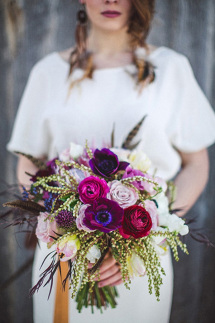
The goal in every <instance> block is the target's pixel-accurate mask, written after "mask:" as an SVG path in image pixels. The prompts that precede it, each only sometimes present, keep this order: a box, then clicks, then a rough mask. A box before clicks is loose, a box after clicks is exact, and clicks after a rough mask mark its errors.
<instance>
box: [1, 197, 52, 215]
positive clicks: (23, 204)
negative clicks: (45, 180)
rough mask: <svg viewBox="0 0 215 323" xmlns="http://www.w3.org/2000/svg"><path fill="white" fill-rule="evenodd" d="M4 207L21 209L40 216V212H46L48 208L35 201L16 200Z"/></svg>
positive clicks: (5, 204)
mask: <svg viewBox="0 0 215 323" xmlns="http://www.w3.org/2000/svg"><path fill="white" fill-rule="evenodd" d="M3 206H4V207H11V208H16V209H21V210H23V211H27V212H30V213H33V214H37V215H39V213H40V212H45V211H46V208H45V207H44V206H42V205H40V204H37V203H35V202H33V201H22V200H15V201H11V202H7V203H4V204H3Z"/></svg>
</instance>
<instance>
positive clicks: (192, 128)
mask: <svg viewBox="0 0 215 323" xmlns="http://www.w3.org/2000/svg"><path fill="white" fill-rule="evenodd" d="M148 59H149V60H150V61H151V62H152V63H153V64H154V65H155V66H156V79H155V81H154V83H152V84H150V85H149V86H148V87H147V88H145V89H144V90H143V91H142V93H141V94H140V95H139V94H138V91H137V89H136V87H135V82H134V80H133V78H132V73H133V72H134V71H135V67H134V66H132V65H128V66H126V67H117V68H108V69H100V70H96V71H95V72H94V75H93V79H92V80H89V79H87V80H84V81H83V82H81V84H79V85H78V86H75V87H74V88H73V89H72V91H71V95H70V96H69V97H68V99H67V94H68V86H69V82H68V81H67V74H68V69H69V65H68V64H67V63H66V62H65V61H63V60H62V58H61V57H60V56H59V54H58V53H56V52H54V53H52V54H50V55H48V56H46V57H45V58H43V59H42V60H40V61H39V62H38V63H37V64H36V65H35V66H34V68H33V69H32V72H31V74H30V77H29V81H28V84H27V86H26V90H25V92H24V95H23V98H22V101H21V103H20V108H19V111H18V115H17V118H16V122H15V126H14V130H13V134H12V138H11V141H10V142H9V144H8V146H7V148H8V149H9V150H10V151H21V152H25V153H28V154H32V155H34V156H36V157H42V156H48V158H53V157H55V156H56V154H58V153H60V152H61V151H62V150H63V149H64V148H66V147H68V145H69V143H70V142H71V141H73V142H76V143H79V144H83V145H84V144H85V140H86V139H87V140H88V142H89V144H90V145H94V146H95V147H98V148H99V147H102V146H107V145H109V144H110V137H111V132H112V129H113V125H114V123H115V138H116V143H115V144H116V146H120V145H121V144H122V142H123V140H124V139H125V137H126V135H127V134H128V132H129V131H130V130H131V129H132V128H133V127H134V126H135V125H136V124H137V123H138V122H139V121H140V119H141V118H142V117H143V116H144V115H147V118H146V120H145V122H144V123H143V125H142V127H141V130H140V132H139V134H138V136H137V138H135V142H136V141H138V140H139V139H141V142H140V144H139V146H138V149H142V150H144V151H145V153H146V154H147V155H148V156H149V158H150V159H151V160H152V163H153V167H152V168H151V170H150V171H151V172H153V171H154V169H157V170H158V172H157V175H160V176H162V177H163V178H165V179H170V178H172V177H173V176H174V175H175V174H176V173H177V172H178V171H179V169H180V165H181V160H180V156H179V154H178V152H177V151H176V150H175V149H174V148H173V145H174V146H175V147H176V148H177V149H179V150H181V151H184V152H194V151H198V150H200V149H202V148H204V147H207V146H209V145H211V144H212V143H213V142H214V140H215V116H214V113H213V110H212V108H211V107H210V105H209V103H208V101H207V100H206V98H205V96H204V95H203V93H202V91H201V90H200V88H199V86H198V85H197V83H196V80H195V78H194V76H193V73H192V70H191V67H190V65H189V62H188V60H187V59H186V58H185V57H184V56H182V55H180V54H178V53H176V52H174V51H173V50H170V49H168V48H166V47H160V48H158V49H157V50H155V51H154V52H153V53H152V54H151V55H150V56H149V57H148ZM82 75H83V71H82V70H81V69H77V70H76V71H74V73H73V75H72V79H73V80H74V79H76V78H79V77H81V76H82ZM47 252H48V251H47V249H46V247H45V246H44V245H42V249H41V250H39V249H37V251H36V256H35V262H34V269H33V273H34V274H33V283H36V281H37V279H38V274H39V267H40V265H41V263H42V260H43V259H44V257H45V255H46V254H47ZM162 263H163V266H164V267H165V270H166V274H167V276H166V278H165V279H164V285H163V286H162V289H161V302H160V303H158V302H156V300H155V297H154V296H149V294H148V289H147V279H146V277H144V278H139V279H135V281H134V282H133V285H132V290H133V292H132V291H130V292H129V291H128V292H127V291H126V290H125V289H124V287H123V286H120V299H119V306H118V308H117V309H115V310H113V311H111V310H109V311H106V312H105V314H104V315H103V316H100V314H96V315H94V316H93V315H91V314H89V312H90V311H86V310H85V311H84V313H83V314H78V313H76V311H75V310H74V304H73V303H72V304H71V320H70V321H71V322H85V321H87V322H88V323H90V322H95V323H96V322H100V321H102V322H104V323H105V322H112V323H114V322H116V323H119V322H124V323H130V322H132V321H133V320H134V321H136V322H137V323H140V322H141V323H142V322H145V323H157V322H159V323H167V322H168V317H169V313H170V306H171V295H172V266H171V261H170V254H168V255H167V256H166V257H164V258H163V260H162ZM47 295H48V291H47V289H45V288H44V289H43V288H42V289H41V290H40V291H39V293H38V294H37V295H36V296H35V297H34V320H35V321H34V322H35V323H43V322H44V323H49V322H50V323H51V322H52V318H53V306H54V305H53V304H54V303H53V300H54V293H53V294H52V295H51V299H50V301H49V302H47V301H46V299H47Z"/></svg>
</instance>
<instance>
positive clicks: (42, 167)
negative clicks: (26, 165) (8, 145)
mask: <svg viewBox="0 0 215 323" xmlns="http://www.w3.org/2000/svg"><path fill="white" fill-rule="evenodd" d="M14 152H15V153H16V154H18V155H21V156H24V157H26V158H27V159H28V160H30V161H31V162H32V163H33V164H34V165H35V166H36V167H38V168H39V169H40V170H46V169H47V166H46V163H44V162H43V161H42V160H41V159H38V158H35V157H33V156H32V155H28V154H24V153H22V152H20V151H14Z"/></svg>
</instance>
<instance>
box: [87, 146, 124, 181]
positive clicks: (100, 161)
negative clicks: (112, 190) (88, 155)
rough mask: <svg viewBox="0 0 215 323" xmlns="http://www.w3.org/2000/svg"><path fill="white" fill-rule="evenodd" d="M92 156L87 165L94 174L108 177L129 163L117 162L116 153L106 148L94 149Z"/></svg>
mask: <svg viewBox="0 0 215 323" xmlns="http://www.w3.org/2000/svg"><path fill="white" fill-rule="evenodd" d="M93 156H94V157H93V158H92V159H90V161H89V165H90V167H91V169H92V171H93V173H94V174H96V175H102V176H104V177H110V176H111V175H112V174H115V173H117V172H118V171H120V170H125V169H126V168H127V166H128V165H129V163H127V162H119V159H118V157H117V155H116V154H114V153H113V152H112V151H111V150H110V149H107V148H103V149H102V150H99V149H96V150H95V152H94V154H93Z"/></svg>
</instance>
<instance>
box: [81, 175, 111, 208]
mask: <svg viewBox="0 0 215 323" xmlns="http://www.w3.org/2000/svg"><path fill="white" fill-rule="evenodd" d="M78 192H79V196H80V200H81V201H82V202H83V203H84V204H92V203H93V202H94V200H96V199H98V198H100V197H106V196H107V193H108V192H109V187H108V185H107V183H106V181H105V180H104V179H100V178H98V177H95V176H89V177H87V178H85V179H84V180H83V181H81V182H80V184H79V186H78Z"/></svg>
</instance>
